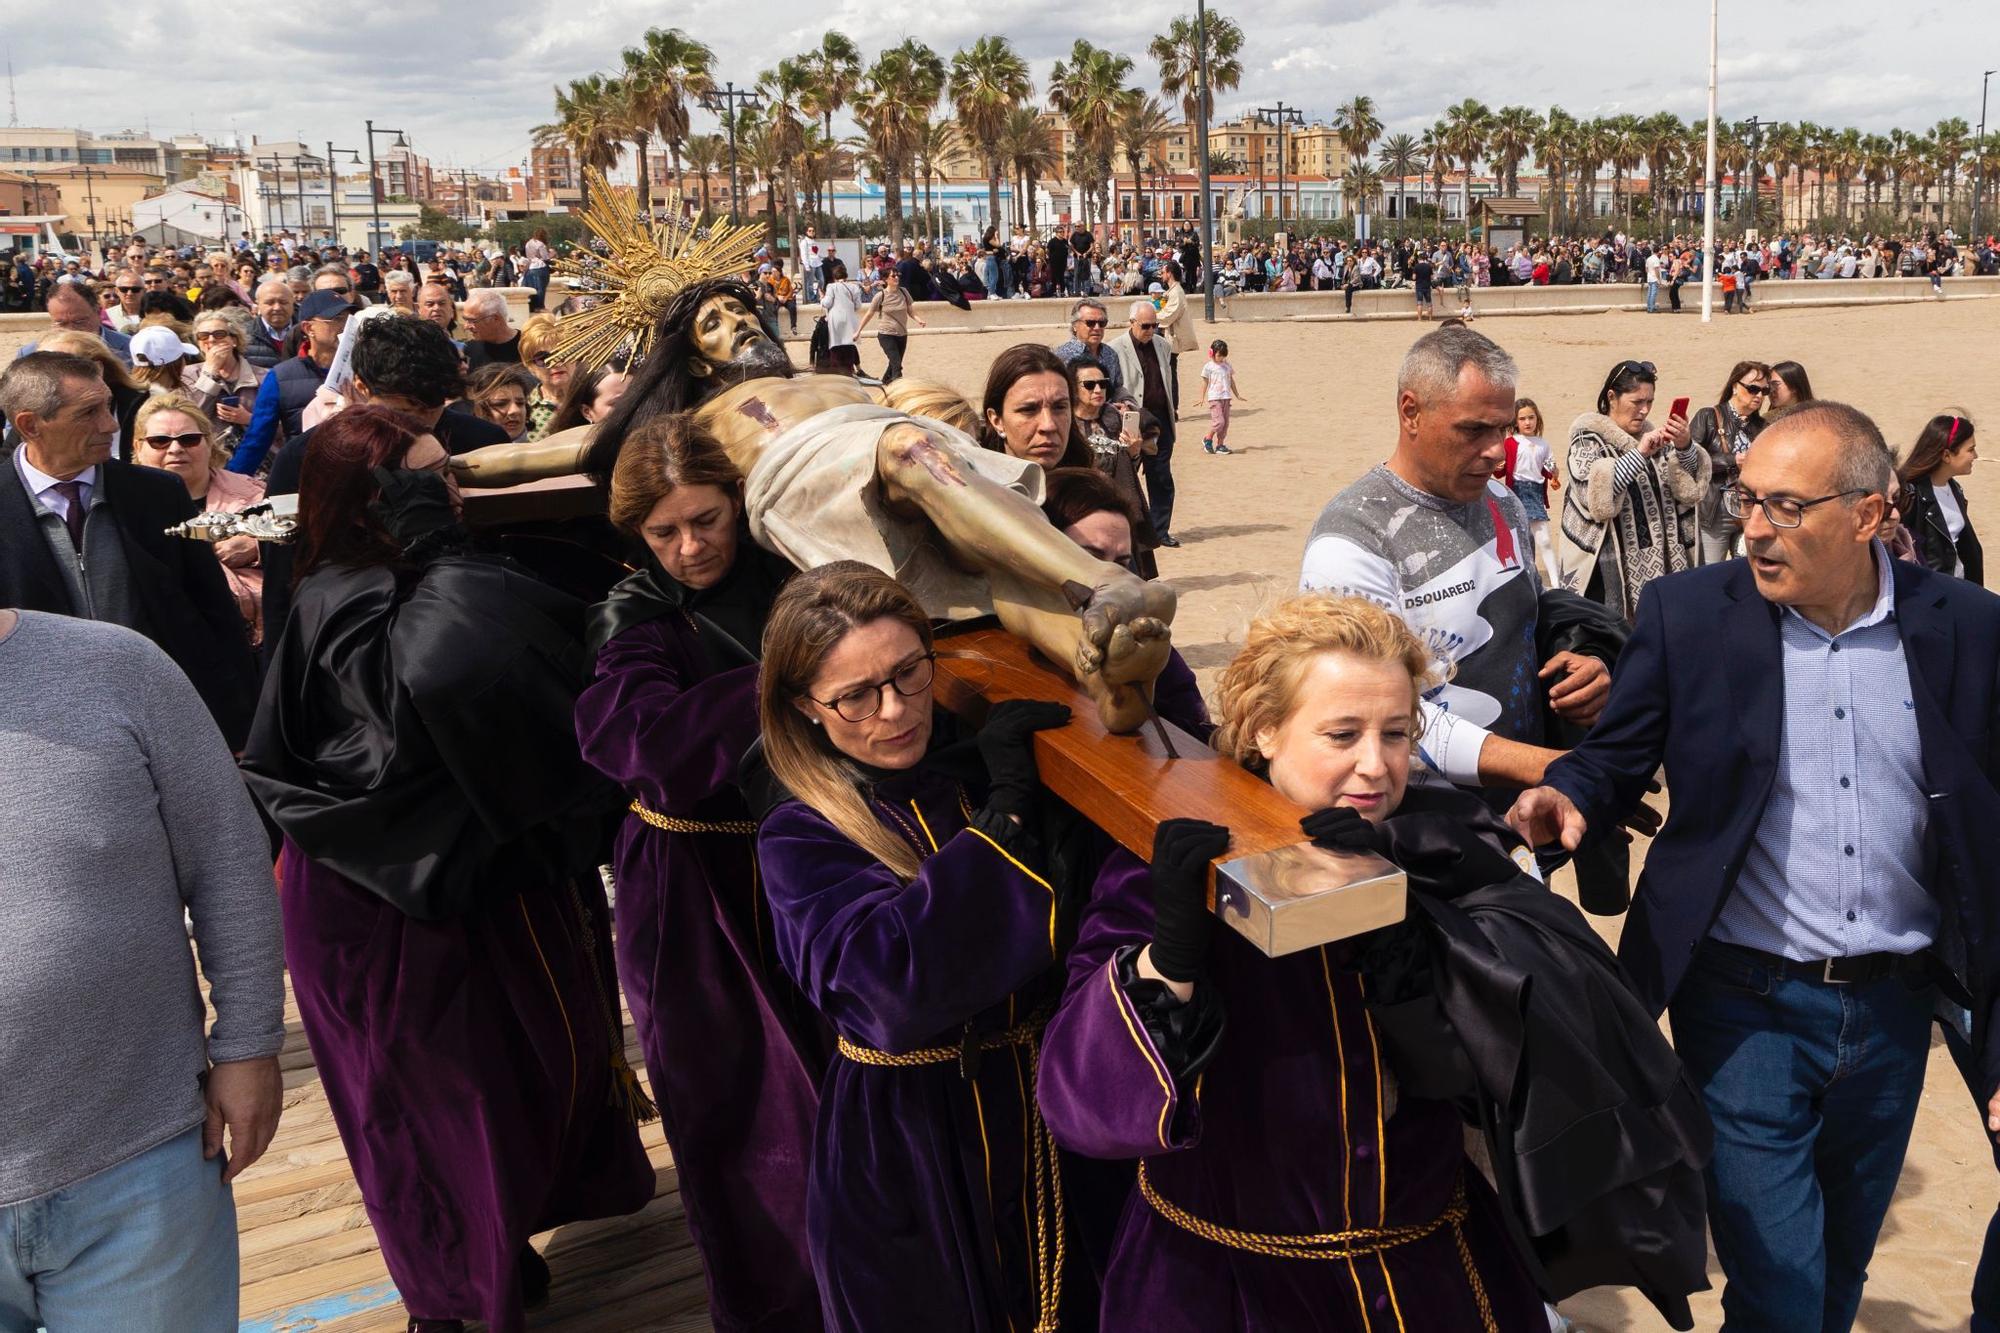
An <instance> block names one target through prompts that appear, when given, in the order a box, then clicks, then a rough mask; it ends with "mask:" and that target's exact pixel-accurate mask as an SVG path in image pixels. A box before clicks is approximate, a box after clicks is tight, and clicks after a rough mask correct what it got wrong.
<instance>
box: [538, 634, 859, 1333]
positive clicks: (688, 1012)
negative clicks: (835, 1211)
mask: <svg viewBox="0 0 2000 1333" xmlns="http://www.w3.org/2000/svg"><path fill="white" fill-rule="evenodd" d="M709 663H710V657H709V655H708V654H707V653H705V652H704V651H703V647H702V644H701V643H700V641H699V631H698V630H697V629H696V627H695V625H694V622H693V621H692V620H691V619H689V618H688V617H686V616H682V615H677V614H668V615H663V616H660V617H658V618H657V619H653V620H649V621H645V622H644V623H641V624H637V625H634V626H633V627H631V628H630V629H627V630H626V631H625V632H624V633H622V634H620V635H618V636H617V637H615V638H613V639H611V640H610V641H609V642H607V643H606V644H605V645H604V646H603V648H601V649H600V650H599V651H598V656H597V673H596V681H595V682H594V683H593V684H592V685H591V686H590V687H589V688H588V689H586V690H585V691H584V692H583V695H582V696H581V697H580V698H579V699H578V701H577V708H576V730H577V738H578V740H579V741H580V742H581V743H582V747H583V757H584V759H585V760H586V761H587V762H589V763H590V764H591V765H592V766H593V767H595V768H596V769H597V770H598V771H599V772H601V773H603V774H604V775H605V776H606V777H609V778H611V779H612V780H614V781H616V782H618V783H619V784H621V785H622V786H624V788H625V789H626V790H627V791H628V792H629V793H631V794H632V795H634V796H636V797H638V798H639V799H640V800H641V801H643V802H645V804H646V806H647V808H648V809H651V810H654V811H657V812H658V813H660V814H663V815H671V816H675V817H678V818H682V819H690V820H701V821H705V822H719V821H747V820H748V819H749V818H750V812H749V809H748V807H747V806H746V805H745V804H744V802H743V798H742V796H741V795H740V794H739V793H738V792H737V790H736V788H735V787H734V785H733V784H732V779H733V777H734V774H735V770H736V764H737V761H738V759H739V758H740V757H741V756H742V754H743V752H744V750H745V749H747V748H748V747H749V745H750V742H751V741H752V740H753V739H755V737H756V735H757V668H756V667H755V666H743V667H736V668H734V669H731V670H726V671H721V672H713V669H712V668H711V666H710V665H709ZM711 673H712V674H711ZM753 852H754V848H753V846H752V840H751V837H750V835H748V834H737V833H674V832H669V831H667V830H664V829H658V828H654V827H653V826H651V825H649V824H647V823H645V822H644V821H643V820H641V819H640V818H639V817H638V816H637V815H627V816H626V817H625V822H624V826H623V827H622V828H621V829H620V830H619V834H618V844H617V849H616V852H615V856H614V866H615V868H616V874H617V883H618V945H617V953H618V974H619V977H620V979H621V980H622V981H623V983H624V987H625V998H626V1003H627V1004H628V1005H629V1006H630V1007H631V1011H632V1021H633V1023H634V1024H635V1026H636V1027H637V1029H638V1034H639V1040H640V1043H641V1046H642V1048H643V1049H644V1051H645V1053H646V1070H647V1073H648V1074H649V1075H650V1076H651V1080H652V1085H653V1096H654V1100H655V1101H657V1102H658V1103H659V1107H660V1119H661V1123H662V1126H663V1128H664V1129H665V1131H666V1136H667V1143H668V1145H669V1146H670V1147H671V1148H672V1149H673V1153H674V1165H675V1167H676V1169H677V1170H678V1172H679V1174H680V1187H681V1201H682V1204H683V1205H684V1206H685V1208H686V1210H687V1219H688V1230H689V1231H690V1232H691V1233H692V1234H693V1236H694V1241H695V1244H696V1246H697V1247H698V1248H699V1249H700V1250H701V1255H702V1263H703V1268H704V1271H705V1276H706V1278H707V1282H708V1298H709V1317H710V1319H711V1320H712V1321H713V1322H714V1324H715V1326H716V1328H717V1329H720V1330H723V1333H738V1331H739V1330H758V1331H759V1333H765V1331H768V1333H789V1331H790V1330H817V1329H819V1327H820V1317H819V1292H818V1290H817V1288H816V1287H815V1285H814V1282H813V1276H812V1267H811V1263H810V1260H809V1258H808V1250H807V1242H806V1169H807V1166H808V1165H809V1163H810V1161H811V1154H812V1134H813V1118H814V1115H815V1114H816V1112H817V1110H818V1104H819V1093H818V1088H819V1082H820V1079H821V1077H822V1076H823V1075H824V1073H825V1069H826V1061H827V1057H828V1054H829V1052H830V1051H831V1049H832V1041H831V1038H830V1036H829V1035H828V1033H827V1030H826V1027H825V1024H824V1021H823V1020H822V1019H821V1018H820V1017H819V1015H818V1014H817V1013H815V1012H814V1011H813V1010H812V1009H811V1007H810V1006H808V1005H806V1004H805V1003H804V1001H803V1000H802V999H801V998H800V996H799V994H798V991H797V989H796V988H795V987H793V985H792V984H791V981H790V980H789V979H788V978H787V977H785V976H784V975H783V974H782V973H781V972H780V971H779V970H778V967H777V961H776V958H775V956H774V955H773V954H772V952H771V938H770V930H769V914H768V912H766V911H765V910H764V907H763V904H762V903H761V902H759V900H758V899H759V892H758V889H759V884H758V878H757V868H756V864H755V859H754V856H753Z"/></svg>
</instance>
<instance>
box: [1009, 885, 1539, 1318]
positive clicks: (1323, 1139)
mask: <svg viewBox="0 0 2000 1333" xmlns="http://www.w3.org/2000/svg"><path fill="white" fill-rule="evenodd" d="M1152 921H1153V910H1152V889H1151V881H1150V879H1149V878H1148V873H1147V868H1146V866H1145V865H1144V864H1142V863H1141V862H1139V861H1138V860H1137V859H1136V858H1134V857H1132V856H1130V855H1128V854H1126V853H1124V852H1122V851H1121V852H1117V853H1114V854H1113V856H1112V857H1111V858H1110V859H1109V860H1108V861H1107V862H1106V863H1105V866H1104V869H1103V871H1102V872H1101V873H1100V875H1099V877H1098V882H1097V885H1096V888H1095V890H1094V892H1093V895H1092V898H1091V902H1090V905H1089V906H1088V907H1087V908H1086V909H1085V912H1084V917H1083V920H1082V923H1081V925H1080V927H1079V931H1078V938H1077V943H1076V946H1075V947H1074V949H1072V951H1071V952H1070V955H1069V960H1068V968H1069V982H1068V987H1067V991H1066V993H1065V995H1064V998H1063V1002H1062V1007H1061V1008H1060V1010H1059V1011H1058V1012H1057V1014H1056V1016H1055V1018H1054V1019H1053V1020H1052V1021H1051V1022H1050V1024H1049V1028H1048V1032H1047V1036H1046V1041H1045V1044H1044V1047H1043V1051H1042V1069H1041V1083H1040V1096H1041V1104H1042V1112H1043V1114H1044V1116H1046V1117H1047V1120H1048V1125H1049V1128H1050V1130H1051V1131H1052V1132H1053V1133H1054V1134H1055V1136H1056V1139H1057V1141H1058V1142H1060V1143H1061V1144H1062V1145H1063V1146H1064V1147H1066V1148H1070V1149H1072V1150H1074V1151H1077V1152H1081V1153H1086V1154H1089V1155H1091V1156H1094V1157H1111V1158H1117V1157H1134V1156H1137V1157H1142V1158H1145V1159H1146V1164H1147V1171H1148V1174H1149V1176H1150V1179H1151V1181H1152V1183H1153V1185H1154V1187H1155V1188H1156V1189H1157V1190H1158V1191H1159V1193H1160V1194H1161V1196H1163V1197H1164V1198H1165V1199H1166V1200H1167V1201H1168V1202H1170V1203H1172V1204H1174V1205H1176V1206H1178V1207H1179V1208H1181V1209H1183V1210H1185V1211H1186V1212H1188V1213H1191V1214H1193V1215H1194V1216H1195V1217H1198V1218H1201V1219H1203V1220H1204V1221H1207V1222H1210V1223H1214V1224H1218V1225H1221V1226H1224V1227H1230V1228H1234V1229H1237V1230H1242V1231H1252V1232H1262V1233H1267V1234H1268V1233H1277V1234H1286V1235H1302V1234H1323V1233H1330V1232H1338V1231H1345V1230H1350V1229H1352V1228H1359V1227H1371V1228H1378V1227H1382V1226H1385V1225H1386V1226H1404V1225H1412V1224H1417V1223H1422V1222H1427V1221H1429V1220H1430V1219H1433V1218H1435V1217H1437V1216H1438V1215H1439V1214H1440V1213H1442V1212H1444V1211H1445V1209H1446V1207H1447V1205H1448V1203H1449V1201H1450V1199H1451V1195H1452V1190H1453V1187H1454V1185H1455V1183H1456V1182H1458V1181H1460V1180H1463V1181H1464V1184H1465V1191H1466V1195H1467V1197H1468V1200H1469V1203H1470V1207H1471V1215H1470V1216H1469V1217H1468V1218H1467V1220H1466V1222H1465V1235H1466V1239H1467V1242H1468V1243H1469V1246H1470V1250H1471V1254H1472V1256H1473V1261H1474V1263H1475V1264H1476V1265H1477V1268H1478V1273H1479V1277H1480V1280H1481V1282H1482V1283H1483V1284H1484V1286H1485V1289H1486V1293H1487V1295H1488V1297H1489V1299H1490V1300H1491V1303H1492V1309H1493V1314H1494V1317H1495V1319H1496V1320H1497V1322H1498V1325H1499V1328H1500V1329H1501V1330H1502V1333H1542V1331H1543V1330H1545V1329H1546V1328H1547V1327H1548V1323H1547V1320H1546V1317H1545V1315H1544V1313H1543V1308H1542V1303H1541V1300H1540V1298H1539V1296H1538V1295H1537V1294H1536V1292H1535V1289H1534V1285H1533V1283H1532V1281H1531V1279H1530V1278H1529V1276H1528V1274H1527V1271H1526V1270H1525V1269H1524V1268H1523V1266H1522V1265H1521V1263H1520V1261H1519V1259H1518V1258H1516V1256H1515V1254H1514V1251H1513V1250H1512V1248H1511V1242H1510V1241H1509V1240H1508V1239H1507V1237H1506V1235H1505V1232H1504V1230H1503V1225H1502V1222H1501V1219H1500V1217H1499V1214H1498V1208H1499V1204H1498V1201H1497V1200H1496V1199H1495V1197H1494V1195H1493V1192H1492V1190H1491V1189H1490V1188H1488V1186H1487V1185H1486V1182H1485V1181H1484V1179H1483V1178H1481V1177H1480V1175H1479V1173H1478V1171H1477V1170H1476V1169H1474V1168H1473V1167H1472V1166H1471V1164H1470V1163H1469V1162H1468V1161H1467V1160H1466V1157H1465V1152H1464V1147H1463V1139H1462V1135H1461V1130H1460V1123H1461V1122H1460V1120H1459V1117H1458V1114H1457V1112H1456V1111H1455V1110H1454V1109H1453V1108H1452V1107H1451V1106H1450V1105H1449V1104H1447V1103H1443V1102H1434V1101H1421V1100H1418V1099H1415V1098H1410V1097H1404V1098H1402V1099H1401V1100H1400V1103H1399V1104H1397V1103H1396V1102H1395V1100H1394V1097H1393V1093H1391V1092H1390V1088H1391V1086H1392V1080H1391V1079H1390V1077H1389V1073H1388V1070H1387V1068H1386V1066H1385V1065H1384V1064H1383V1063H1382V1060H1381V1057H1380V1052H1379V1050H1378V1047H1377V1042H1376V1037H1375V1032H1374V1029H1373V1024H1372V1023H1371V1021H1370V1019H1369V1017H1368V1014H1367V1011H1366V1008H1365V1005H1364V1000H1363V995H1362V991H1361V985H1360V982H1359V980H1358V979H1357V977H1356V975H1355V974H1354V973H1353V972H1351V971H1348V970H1346V969H1345V968H1344V967H1343V965H1342V962H1343V960H1342V957H1341V950H1340V949H1339V947H1338V946H1328V947H1324V948H1320V949H1313V950H1308V951H1304V952H1300V953H1295V954H1291V955H1288V956H1286V957H1283V958H1267V957H1265V956H1264V955H1263V954H1261V953H1259V952H1258V951H1257V950H1256V949H1255V948H1254V947H1252V946H1251V945H1250V944H1249V942H1248V941H1246V940H1244V939H1243V938H1242V937H1241V936H1239V935H1237V934H1236V933H1235V932H1233V931H1231V930H1229V929H1227V928H1226V927H1222V926H1218V927H1217V928H1216V930H1215V937H1214V943H1213V945H1212V947H1211V949H1210V952H1209V969H1208V975H1207V976H1206V977H1204V978H1203V980H1202V981H1201V982H1199V983H1197V984H1198V985H1201V986H1211V987H1214V988H1215V993H1216V995H1217V996H1218V997H1219V998H1220V999H1221V1001H1222V1003H1223V1005H1224V1006H1225V1009H1226V1013H1227V1027H1226V1030H1225V1032H1224V1033H1223V1035H1222V1037H1221V1039H1220V1042H1219V1045H1218V1047H1217V1049H1216V1052H1215V1054H1214V1056H1213V1058H1212V1059H1211V1061H1210V1062H1209V1064H1208V1065H1207V1066H1206V1068H1204V1069H1202V1070H1201V1071H1200V1073H1199V1075H1198V1076H1197V1077H1195V1078H1193V1079H1186V1078H1182V1077H1176V1073H1175V1070H1174V1069H1173V1068H1172V1067H1171V1065H1170V1062H1169V1061H1168V1059H1167V1058H1166V1057H1164V1056H1163V1054H1162V1052H1161V1050H1160V1049H1159V1047H1158V1046H1157V1045H1156V1044H1155V1041H1154V1039H1153V1037H1152V1036H1151V1035H1150V1034H1149V1032H1148V1029H1147V1027H1146V1025H1145V1023H1144V1021H1143V1019H1142V1016H1141V1013H1140V1010H1139V1007H1138V1005H1137V1004H1135V1002H1134V998H1133V996H1132V995H1131V994H1128V993H1127V990H1126V989H1125V988H1124V987H1123V986H1121V985H1120V984H1119V982H1120V974H1119V964H1120V961H1121V955H1129V954H1131V953H1132V952H1135V951H1136V950H1137V949H1138V948H1139V947H1142V946H1144V945H1145V944H1147V943H1149V942H1150V941H1151V939H1152ZM1141 984H1142V985H1143V984H1146V983H1141ZM1134 989H1137V987H1135V988H1134ZM1102 1326H1103V1327H1104V1328H1105V1329H1106V1330H1124V1329H1131V1330H1145V1333H1159V1331H1161V1330H1182V1329H1185V1330H1190V1331H1192V1330H1200V1333H1226V1331H1228V1330H1242V1331H1243V1333H1315V1331H1322V1330H1323V1331H1324V1333H1414V1331H1416V1330H1424V1331H1425V1333H1428V1331H1429V1330H1440V1331H1448V1333H1478V1330H1479V1329H1480V1327H1481V1320H1480V1316H1479V1313H1478V1307H1477V1305H1476V1304H1475V1302H1474V1298H1473V1294H1472V1290H1471V1286H1470V1283H1469V1282H1468V1280H1467V1277H1466V1272H1465V1266H1464V1264H1463V1262H1462V1261H1461V1259H1460V1257H1459V1254H1458V1249H1457V1244H1456V1242H1455V1240H1454V1238H1453V1235H1452V1230H1451V1228H1450V1227H1449V1226H1444V1227H1440V1228H1439V1229H1438V1230H1437V1231H1435V1232H1433V1233H1432V1234H1431V1235H1429V1236H1427V1237H1425V1238H1423V1239H1421V1240H1415V1241H1411V1242H1408V1243H1406V1244H1403V1245H1399V1246H1397V1247H1395V1248H1392V1249H1389V1250H1386V1251H1383V1252H1381V1253H1380V1254H1378V1255H1373V1256H1367V1257H1363V1258H1356V1259H1352V1260H1324V1259H1297V1258H1276V1257H1267V1256H1264V1255H1260V1254H1256V1253H1251V1252H1248V1251H1246V1250H1240V1249H1236V1248H1232V1247H1229V1246H1225V1245H1223V1244H1220V1243H1218V1242H1214V1241H1210V1240H1207V1239H1204V1238H1201V1237H1198V1236H1196V1235H1194V1234H1192V1233H1191V1232H1189V1231H1187V1230H1184V1229H1183V1228H1182V1227H1180V1226H1179V1225H1177V1224H1175V1223H1173V1222H1170V1221H1168V1220H1167V1219H1166V1218H1164V1217H1162V1216H1161V1215H1160V1214H1159V1213H1158V1212H1157V1211H1155V1210H1154V1208H1153V1207H1152V1206H1151V1205H1150V1204H1149V1203H1148V1202H1147V1201H1146V1200H1145V1199H1144V1198H1142V1197H1141V1196H1140V1194H1139V1192H1138V1191H1137V1190H1134V1191H1133V1193H1132V1196H1131V1197H1130V1199H1129V1200H1128V1201H1127V1204H1126V1207H1125V1214H1124V1217H1123V1220H1122V1222H1121V1224H1120V1228H1119V1234H1118V1237H1117V1240H1116V1242H1115V1244H1114V1247H1113V1250H1112V1255H1111V1260H1110V1265H1109V1271H1108V1272H1107V1273H1106V1275H1105V1279H1104V1303H1103V1325H1102Z"/></svg>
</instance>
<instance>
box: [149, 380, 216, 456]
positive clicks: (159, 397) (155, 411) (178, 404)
mask: <svg viewBox="0 0 2000 1333" xmlns="http://www.w3.org/2000/svg"><path fill="white" fill-rule="evenodd" d="M162 412H178V413H180V414H181V415H182V416H184V417H186V418H187V419H188V420H190V421H192V422H194V424H195V425H196V426H197V427H198V428H199V429H200V430H201V433H202V434H203V435H204V436H205V437H207V439H208V465H209V467H210V468H211V469H220V468H221V467H222V466H223V465H224V464H226V463H227V462H229V450H228V449H225V448H224V447H222V445H221V444H220V443H218V442H217V440H216V438H215V423H214V422H213V421H210V420H209V419H208V413H206V412H204V411H202V410H201V408H199V407H197V406H196V405H195V401H194V399H192V398H190V397H188V396H187V395H186V394H184V393H156V394H154V395H153V396H152V397H151V398H148V399H147V400H146V401H145V402H143V403H141V404H140V405H139V410H138V412H137V413H136V414H135V415H134V416H133V417H132V437H133V438H132V446H133V447H134V448H135V449H136V448H137V447H138V446H139V445H140V444H141V443H142V442H143V441H144V440H145V438H146V425H147V423H148V422H150V421H152V419H153V418H154V417H156V416H159V415H160V414H161V413H162Z"/></svg>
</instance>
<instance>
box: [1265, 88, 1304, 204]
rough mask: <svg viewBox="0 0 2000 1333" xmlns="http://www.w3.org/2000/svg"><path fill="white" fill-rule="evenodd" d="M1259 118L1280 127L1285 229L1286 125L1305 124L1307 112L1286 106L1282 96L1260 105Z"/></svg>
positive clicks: (1280, 182)
mask: <svg viewBox="0 0 2000 1333" xmlns="http://www.w3.org/2000/svg"><path fill="white" fill-rule="evenodd" d="M1257 119H1259V120H1261V121H1263V122H1264V123H1265V124H1267V125H1275V126H1277V127H1278V230H1280V231H1283V230H1284V229H1285V140H1286V138H1288V137H1289V136H1288V135H1287V134H1286V133H1285V127H1286V126H1287V125H1303V124H1304V123H1305V119H1306V118H1305V113H1304V112H1302V111H1300V110H1299V109H1298V108H1297V107H1295V106H1286V105H1285V103H1284V99H1283V98H1280V99H1279V100H1278V104H1277V105H1276V106H1260V107H1258V108H1257ZM1259 157H1260V159H1261V157H1262V154H1259Z"/></svg>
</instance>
